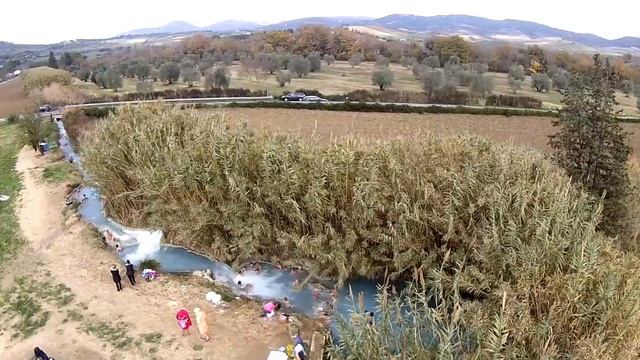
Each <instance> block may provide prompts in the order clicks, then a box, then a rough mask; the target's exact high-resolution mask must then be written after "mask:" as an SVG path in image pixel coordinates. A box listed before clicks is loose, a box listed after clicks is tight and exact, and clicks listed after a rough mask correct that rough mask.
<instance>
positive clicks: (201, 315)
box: [193, 308, 211, 341]
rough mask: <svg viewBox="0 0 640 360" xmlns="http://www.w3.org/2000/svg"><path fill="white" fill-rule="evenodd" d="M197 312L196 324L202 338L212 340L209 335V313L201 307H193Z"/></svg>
mask: <svg viewBox="0 0 640 360" xmlns="http://www.w3.org/2000/svg"><path fill="white" fill-rule="evenodd" d="M193 312H194V313H195V314H196V324H197V325H198V331H199V332H200V339H202V340H204V341H209V340H211V337H210V336H209V324H207V314H206V313H205V312H204V311H202V310H200V308H195V309H193Z"/></svg>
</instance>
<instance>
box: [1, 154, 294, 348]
mask: <svg viewBox="0 0 640 360" xmlns="http://www.w3.org/2000/svg"><path fill="white" fill-rule="evenodd" d="M50 163H51V159H48V158H47V157H41V156H36V154H35V153H34V152H32V151H30V150H27V149H23V150H22V151H21V153H20V156H19V159H18V163H17V165H16V167H17V170H18V171H19V172H20V173H21V176H22V181H23V190H22V192H21V204H20V206H19V208H18V209H17V213H18V214H17V215H18V218H19V222H20V228H21V230H22V232H23V234H24V237H25V238H26V239H25V240H26V243H27V245H26V246H25V247H24V249H23V250H22V251H21V253H20V254H19V255H18V256H17V257H16V258H15V259H13V260H12V261H11V262H10V263H9V264H7V266H6V267H5V268H6V270H5V273H4V275H3V276H2V284H1V285H2V294H0V295H2V296H4V301H0V305H2V306H3V309H4V312H5V313H4V314H1V315H0V320H1V321H0V324H2V325H0V359H12V360H22V359H25V360H26V359H31V358H32V355H33V348H34V347H35V346H39V347H41V348H42V349H44V350H45V351H47V353H48V354H49V356H53V357H55V358H56V359H73V360H82V359H92V360H96V359H243V360H245V359H249V360H251V359H256V360H264V359H265V358H266V356H267V353H268V351H269V349H274V348H277V347H279V346H283V345H286V344H287V341H288V339H289V336H288V332H287V329H286V326H285V325H283V324H274V323H266V322H264V321H263V320H261V319H259V318H258V314H259V311H260V309H259V307H258V305H257V304H255V303H252V302H247V301H244V300H239V301H234V302H232V303H231V304H230V306H229V307H228V308H227V309H216V308H214V307H213V306H212V305H210V304H208V303H206V302H205V301H204V294H205V293H206V291H208V290H207V288H206V284H203V283H202V282H201V281H200V280H198V279H195V278H184V277H182V278H179V277H172V276H162V277H161V279H160V280H159V281H153V282H150V283H147V282H139V283H138V286H137V287H135V288H133V287H131V286H130V285H129V284H128V283H127V284H125V288H124V291H122V292H116V290H115V286H114V284H113V282H112V281H111V277H110V274H109V272H108V267H109V265H110V264H112V263H116V257H115V255H114V254H112V253H111V252H109V251H108V250H106V249H103V248H101V245H100V242H99V241H97V239H96V235H95V233H94V232H93V231H91V230H90V229H89V228H88V227H87V225H85V224H84V223H82V222H81V221H80V220H78V219H77V217H76V216H75V215H71V216H69V214H67V215H65V214H63V211H62V210H63V208H64V199H65V195H66V187H65V184H50V183H46V182H45V181H44V180H43V179H42V171H43V167H45V166H48V165H49V164H50ZM123 284H124V282H123ZM196 306H199V307H201V308H202V309H204V310H205V311H206V312H207V313H208V318H209V328H210V329H211V334H210V335H211V336H212V339H211V341H210V342H204V341H202V340H200V339H199V337H198V335H197V329H196V328H195V327H194V328H192V332H191V336H188V337H181V336H180V334H179V332H178V328H177V325H176V322H175V318H174V316H175V313H176V311H177V310H178V309H179V308H182V307H184V308H186V309H189V310H190V312H192V311H193V309H194V308H195V307H196ZM7 309H9V310H7ZM43 319H44V325H42V326H38V325H41V324H42V320H43ZM194 325H195V324H194Z"/></svg>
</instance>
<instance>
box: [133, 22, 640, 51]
mask: <svg viewBox="0 0 640 360" xmlns="http://www.w3.org/2000/svg"><path fill="white" fill-rule="evenodd" d="M315 24H318V25H325V26H329V27H336V26H365V27H374V28H375V29H376V30H379V31H385V30H389V31H393V32H396V33H401V34H406V35H407V36H428V35H463V36H469V37H476V38H478V39H480V40H503V41H520V42H526V41H542V40H551V41H565V42H570V43H577V44H581V45H584V46H590V47H598V48H602V47H613V48H637V49H640V38H638V37H623V38H619V39H614V40H608V39H605V38H602V37H600V36H597V35H593V34H581V33H576V32H572V31H567V30H561V29H556V28H553V27H550V26H546V25H542V24H538V23H535V22H530V21H521V20H511V19H507V20H492V19H488V18H483V17H477V16H467V15H441V16H418V15H404V14H394V15H389V16H385V17H381V18H378V19H371V18H364V17H311V18H303V19H295V20H288V21H283V22H280V23H276V24H270V25H261V24H258V23H254V22H246V21H236V20H230V21H223V22H219V23H216V24H212V25H209V26H205V27H198V26H195V25H192V24H190V23H187V22H181V21H180V22H172V23H169V24H167V25H164V26H160V27H156V28H147V29H137V30H132V31H128V32H126V33H124V34H121V35H144V34H159V33H163V34H175V33H188V32H196V31H212V32H232V31H264V30H286V29H294V30H295V29H297V28H300V27H303V26H307V25H315Z"/></svg>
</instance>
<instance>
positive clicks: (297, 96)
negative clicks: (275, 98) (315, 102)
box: [280, 93, 306, 101]
mask: <svg viewBox="0 0 640 360" xmlns="http://www.w3.org/2000/svg"><path fill="white" fill-rule="evenodd" d="M305 96H306V95H305V94H303V93H290V94H287V95H284V96H282V97H281V98H280V99H282V100H283V101H301V100H302V99H304V98H305Z"/></svg>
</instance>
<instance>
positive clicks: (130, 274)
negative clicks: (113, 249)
mask: <svg viewBox="0 0 640 360" xmlns="http://www.w3.org/2000/svg"><path fill="white" fill-rule="evenodd" d="M124 267H125V268H126V269H127V278H129V282H130V283H131V285H132V286H135V285H136V276H135V274H136V272H135V270H134V269H133V264H131V262H129V260H127V264H126V265H125V266H124Z"/></svg>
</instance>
